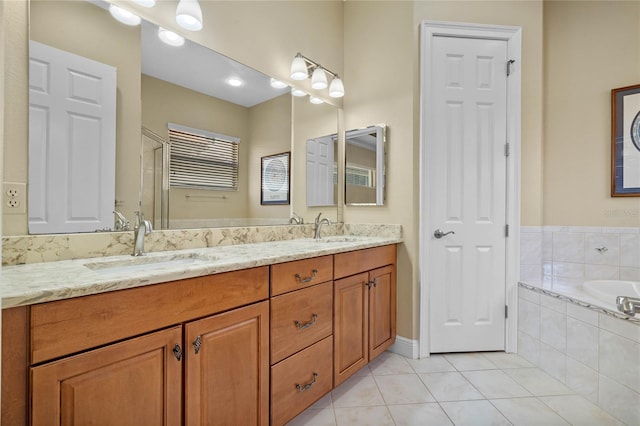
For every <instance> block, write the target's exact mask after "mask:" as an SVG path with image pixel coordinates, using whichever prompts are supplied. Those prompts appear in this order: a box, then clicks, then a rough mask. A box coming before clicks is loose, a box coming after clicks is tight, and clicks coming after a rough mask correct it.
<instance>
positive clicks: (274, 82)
mask: <svg viewBox="0 0 640 426" xmlns="http://www.w3.org/2000/svg"><path fill="white" fill-rule="evenodd" d="M271 87H273V88H274V89H284V88H285V87H287V84H286V83H283V82H282V81H280V80H276V79H275V78H273V77H271Z"/></svg>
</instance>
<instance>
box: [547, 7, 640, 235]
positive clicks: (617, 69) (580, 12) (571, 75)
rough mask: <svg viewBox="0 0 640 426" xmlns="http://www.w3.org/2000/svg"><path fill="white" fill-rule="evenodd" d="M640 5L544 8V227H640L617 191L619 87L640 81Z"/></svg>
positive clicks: (634, 205) (638, 215) (631, 204)
mask: <svg viewBox="0 0 640 426" xmlns="http://www.w3.org/2000/svg"><path fill="white" fill-rule="evenodd" d="M639 40H640V2H637V1H631V2H626V1H594V2H572V1H550V2H546V3H545V5H544V53H545V54H544V61H545V71H544V82H545V91H544V97H545V102H544V111H545V114H544V123H545V126H544V140H545V145H544V162H543V164H544V191H543V193H544V224H545V225H584V226H640V198H637V197H615V198H612V197H611V196H610V193H611V192H610V191H611V166H610V164H611V102H610V99H611V89H613V88H617V87H624V86H630V85H634V84H638V83H640V42H639Z"/></svg>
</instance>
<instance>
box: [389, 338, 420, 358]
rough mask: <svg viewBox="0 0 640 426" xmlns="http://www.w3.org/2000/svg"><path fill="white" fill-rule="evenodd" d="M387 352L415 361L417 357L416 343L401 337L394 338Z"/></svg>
mask: <svg viewBox="0 0 640 426" xmlns="http://www.w3.org/2000/svg"><path fill="white" fill-rule="evenodd" d="M389 352H393V353H395V354H398V355H402V356H404V357H407V358H411V359H417V358H418V355H419V352H418V341H417V340H411V339H407V338H406V337H402V336H396V342H395V343H394V344H393V345H391V347H390V348H389Z"/></svg>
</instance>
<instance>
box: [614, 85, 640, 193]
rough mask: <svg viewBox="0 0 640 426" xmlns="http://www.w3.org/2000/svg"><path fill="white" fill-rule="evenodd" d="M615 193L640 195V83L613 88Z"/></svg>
mask: <svg viewBox="0 0 640 426" xmlns="http://www.w3.org/2000/svg"><path fill="white" fill-rule="evenodd" d="M611 196H612V197H640V84H637V85H635V86H628V87H621V88H619V89H613V90H612V91H611Z"/></svg>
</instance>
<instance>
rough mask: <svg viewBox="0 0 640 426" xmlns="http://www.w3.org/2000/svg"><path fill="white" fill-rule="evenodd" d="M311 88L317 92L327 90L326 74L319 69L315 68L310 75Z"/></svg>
mask: <svg viewBox="0 0 640 426" xmlns="http://www.w3.org/2000/svg"><path fill="white" fill-rule="evenodd" d="M311 87H313V88H314V89H317V90H322V89H326V88H327V74H326V73H325V72H324V70H323V69H322V68H320V67H316V69H315V70H313V74H312V75H311Z"/></svg>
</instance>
